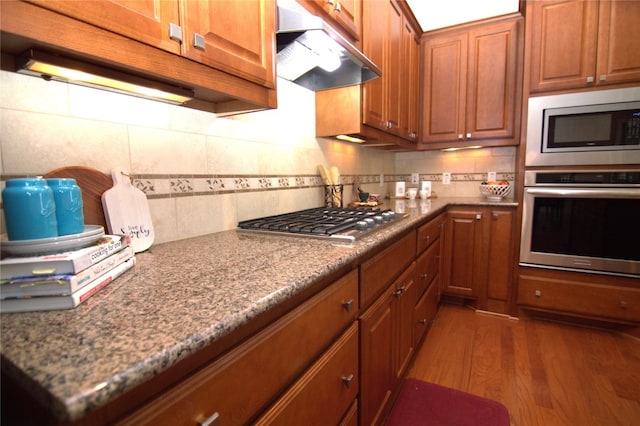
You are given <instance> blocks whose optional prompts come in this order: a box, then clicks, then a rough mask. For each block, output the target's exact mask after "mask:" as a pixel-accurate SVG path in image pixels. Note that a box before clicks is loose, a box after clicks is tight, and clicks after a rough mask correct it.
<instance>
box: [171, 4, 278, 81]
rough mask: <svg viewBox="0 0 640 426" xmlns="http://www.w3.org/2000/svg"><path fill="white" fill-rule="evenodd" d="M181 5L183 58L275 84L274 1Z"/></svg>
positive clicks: (252, 79) (250, 78)
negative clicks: (182, 15) (182, 11)
mask: <svg viewBox="0 0 640 426" xmlns="http://www.w3.org/2000/svg"><path fill="white" fill-rule="evenodd" d="M182 5H183V10H184V15H185V16H184V20H183V21H184V31H183V35H184V42H183V49H184V52H183V54H184V55H185V56H186V57H188V58H190V59H193V60H195V61H198V62H200V63H203V64H206V65H209V66H212V67H214V68H217V69H220V70H222V71H225V72H228V73H229V74H232V75H238V76H240V77H242V78H244V79H246V80H249V81H253V82H255V83H258V84H260V85H263V86H266V87H275V77H274V75H275V67H274V60H273V57H274V54H273V52H274V44H275V13H276V9H275V7H276V6H275V2H274V0H259V1H235V0H216V1H206V0H187V1H183V3H182Z"/></svg>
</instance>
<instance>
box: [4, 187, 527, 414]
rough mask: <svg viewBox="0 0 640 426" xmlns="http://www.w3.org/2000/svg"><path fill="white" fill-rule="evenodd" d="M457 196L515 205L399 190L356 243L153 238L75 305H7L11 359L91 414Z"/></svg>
mask: <svg viewBox="0 0 640 426" xmlns="http://www.w3.org/2000/svg"><path fill="white" fill-rule="evenodd" d="M456 204H459V205H463V204H464V205H501V206H515V204H514V203H513V202H505V203H495V202H493V203H488V202H486V201H485V200H484V199H481V198H478V199H476V198H473V199H433V200H426V201H422V200H417V201H415V202H414V201H409V200H398V201H392V202H391V203H390V205H388V206H385V207H389V208H392V209H395V210H396V211H400V212H405V213H407V214H408V217H407V218H406V219H403V220H398V221H396V222H395V223H394V224H393V225H391V226H389V227H386V228H385V229H383V230H381V231H380V232H377V233H374V234H372V235H371V236H369V237H366V238H364V239H362V240H359V241H357V242H356V243H354V244H352V245H346V244H344V243H334V242H331V241H329V240H320V239H306V238H300V237H286V236H271V235H264V234H251V233H244V232H237V231H227V232H221V233H217V234H211V235H205V236H201V237H196V238H190V239H186V240H181V241H175V242H170V243H165V244H159V245H154V246H152V247H151V249H149V250H148V251H147V252H144V253H140V254H138V255H137V256H136V258H137V264H136V266H135V267H134V268H133V269H132V270H131V271H129V272H127V273H126V274H125V275H123V276H122V277H120V278H118V279H117V280H115V281H114V282H113V283H111V284H110V285H109V286H108V287H106V288H105V289H103V290H101V291H100V292H99V293H98V294H96V295H95V296H93V297H92V298H90V299H89V300H88V301H87V302H85V303H84V304H82V305H80V306H79V307H77V308H76V309H73V310H67V311H52V312H31V313H19V314H2V316H1V317H0V326H1V333H2V334H1V341H0V342H1V351H2V368H3V370H4V371H5V373H6V374H8V375H10V376H11V377H12V378H14V379H15V380H16V381H18V382H19V383H21V384H22V385H23V386H24V387H25V388H26V389H28V391H29V393H30V394H32V395H33V396H34V397H35V398H37V399H38V400H40V401H41V402H42V403H43V404H44V405H45V406H47V407H50V409H51V411H52V412H53V413H54V414H55V415H56V416H57V417H59V418H61V419H67V420H75V419H78V418H81V417H82V416H84V415H86V414H87V413H88V412H91V411H92V410H95V409H96V408H97V407H100V406H102V405H104V404H106V403H108V402H109V401H111V400H112V399H114V398H115V397H117V396H119V395H121V394H123V393H124V392H126V391H127V390H130V389H132V388H133V387H135V386H137V385H139V384H141V383H144V382H145V381H147V380H149V379H150V378H152V377H154V376H155V375H156V374H158V373H159V372H161V371H164V370H165V369H167V368H169V367H171V366H172V365H175V364H176V363H177V362H179V361H180V360H183V359H185V358H187V357H189V356H190V355H192V354H194V353H195V352H197V351H198V350H200V349H202V348H203V347H205V346H207V345H209V344H211V343H212V342H215V341H217V340H219V339H220V338H221V337H223V336H225V335H227V334H229V333H231V332H233V331H234V330H236V329H238V328H239V327H242V326H243V325H245V324H247V323H248V322H250V321H251V320H252V319H254V318H256V317H257V316H259V315H260V314H262V313H264V312H266V311H268V310H269V309H271V308H273V307H274V306H276V305H278V304H279V303H282V302H283V301H284V300H286V299H288V298H289V297H291V296H292V295H294V294H296V293H298V292H300V291H302V290H303V289H305V288H306V287H308V286H310V285H311V284H313V283H314V282H317V281H318V280H319V279H321V278H322V277H324V276H327V275H330V274H331V273H332V272H335V271H339V270H340V269H341V268H344V267H345V266H347V265H350V264H355V263H356V262H357V261H358V259H359V258H361V257H363V256H365V255H366V254H367V252H369V251H371V250H372V249H374V248H375V247H376V246H378V245H380V244H383V243H384V242H385V241H389V240H391V239H393V238H394V237H395V236H397V235H400V234H401V233H403V232H405V231H406V230H407V229H410V228H413V227H415V226H417V225H418V224H420V223H422V222H424V221H425V220H426V219H428V218H429V217H431V216H434V215H435V214H437V213H439V212H441V211H442V210H443V209H444V208H445V207H446V206H447V205H456ZM3 391H4V390H3Z"/></svg>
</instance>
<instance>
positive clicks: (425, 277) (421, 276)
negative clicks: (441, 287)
mask: <svg viewBox="0 0 640 426" xmlns="http://www.w3.org/2000/svg"><path fill="white" fill-rule="evenodd" d="M420 278H422V279H423V280H425V281H426V280H427V278H429V274H422V275H420Z"/></svg>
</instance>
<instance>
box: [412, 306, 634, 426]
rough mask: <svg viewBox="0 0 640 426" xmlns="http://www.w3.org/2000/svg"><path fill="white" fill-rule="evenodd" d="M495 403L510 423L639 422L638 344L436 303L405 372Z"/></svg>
mask: <svg viewBox="0 0 640 426" xmlns="http://www.w3.org/2000/svg"><path fill="white" fill-rule="evenodd" d="M408 376H409V377H415V378H418V379H422V380H425V381H428V382H432V383H438V384H441V385H443V386H448V387H452V388H455V389H459V390H462V391H466V392H470V393H473V394H476V395H479V396H483V397H486V398H490V399H494V400H497V401H500V402H502V403H503V404H504V405H505V406H506V407H507V408H508V409H509V414H510V416H511V424H512V425H515V426H537V425H540V426H555V425H563V426H564V425H567V426H600V425H602V426H616V425H625V426H626V425H629V426H631V425H640V341H639V340H637V339H634V338H631V337H629V336H624V335H620V334H617V333H610V332H607V331H602V330H597V329H591V328H582V327H575V326H571V325H565V324H558V323H554V322H548V321H541V320H531V319H529V320H516V319H509V318H505V317H499V316H495V315H491V314H486V313H476V312H474V311H472V310H471V309H469V308H465V307H462V306H455V305H442V306H441V307H440V310H439V312H438V314H437V316H436V318H435V321H434V322H433V324H432V326H431V328H430V330H429V332H428V334H427V336H426V340H425V342H424V344H423V346H422V347H421V348H420V350H419V351H418V354H417V356H416V360H415V362H414V364H413V365H412V367H411V368H410V370H409V373H408Z"/></svg>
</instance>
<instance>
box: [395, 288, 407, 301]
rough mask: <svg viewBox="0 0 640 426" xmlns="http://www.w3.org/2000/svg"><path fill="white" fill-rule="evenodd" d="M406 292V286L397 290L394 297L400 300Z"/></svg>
mask: <svg viewBox="0 0 640 426" xmlns="http://www.w3.org/2000/svg"><path fill="white" fill-rule="evenodd" d="M404 290H405V289H404V286H402V287H400V288H399V289H397V290H396V291H394V292H393V295H394V296H396V297H397V298H398V299H399V298H400V297H402V295H403V294H404Z"/></svg>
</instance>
